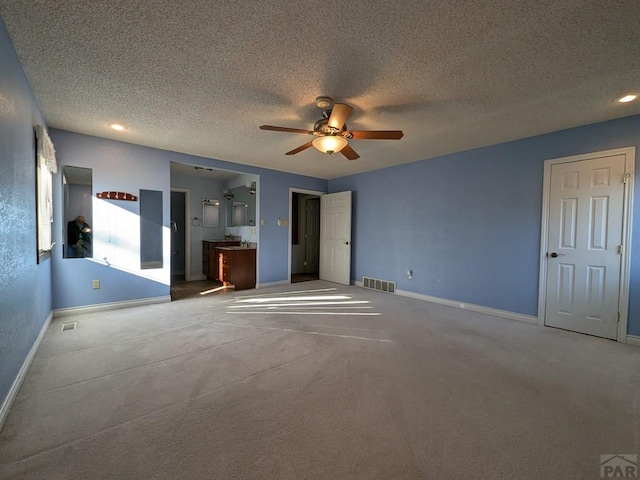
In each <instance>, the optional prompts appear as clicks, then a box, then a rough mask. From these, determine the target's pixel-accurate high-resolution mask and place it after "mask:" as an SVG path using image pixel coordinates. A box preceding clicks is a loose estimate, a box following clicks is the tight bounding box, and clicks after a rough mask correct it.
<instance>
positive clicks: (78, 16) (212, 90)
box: [0, 0, 640, 178]
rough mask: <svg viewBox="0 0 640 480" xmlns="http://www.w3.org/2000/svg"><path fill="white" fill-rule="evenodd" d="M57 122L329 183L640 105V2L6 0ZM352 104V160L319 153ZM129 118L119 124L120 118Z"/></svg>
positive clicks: (7, 17) (50, 118)
mask: <svg viewBox="0 0 640 480" xmlns="http://www.w3.org/2000/svg"><path fill="white" fill-rule="evenodd" d="M0 15H1V16H2V17H3V19H4V21H5V23H6V24H7V28H8V30H9V32H10V34H11V36H12V38H13V41H14V43H15V45H16V49H17V51H18V55H19V56H20V59H21V61H22V64H23V65H24V68H25V71H26V73H27V76H28V78H29V80H30V82H31V85H32V87H33V90H34V91H35V94H36V97H37V98H38V101H39V103H40V106H41V108H42V111H43V113H44V116H45V118H46V120H47V123H48V124H49V125H50V126H52V127H56V128H60V129H65V130H71V131H75V132H81V133H86V134H90V135H96V136H100V137H106V138H113V139H118V140H123V141H126V142H131V143H136V144H141V145H148V146H153V147H158V148H162V149H168V150H174V151H178V152H185V153H191V154H195V155H201V156H205V157H212V158H217V159H221V160H229V161H232V162H237V163H242V164H250V165H258V166H262V167H266V168H272V169H277V170H285V171H290V172H295V173H301V174H306V175H312V176H317V177H322V178H334V177H339V176H343V175H347V174H352V173H357V172H364V171H368V170H373V169H377V168H382V167H385V166H390V165H394V164H400V163H406V162H412V161H416V160H421V159H425V158H430V157H433V156H436V155H441V154H445V153H450V152H455V151H461V150H466V149H470V148H475V147H479V146H484V145H490V144H495V143H500V142H504V141H508V140H514V139H518V138H524V137H528V136H532V135H537V134H541V133H546V132H550V131H555V130H560V129H564V128H568V127H573V126H578V125H585V124H590V123H595V122H599V121H604V120H608V119H613V118H617V117H624V116H629V115H634V114H639V113H640V102H634V103H631V104H627V105H617V104H615V103H613V99H614V98H616V97H618V96H621V95H623V94H625V93H627V92H629V91H635V92H638V91H640V61H639V60H638V59H639V58H640V27H639V25H640V2H639V1H638V0H616V1H611V0H603V1H598V0H537V1H528V0H446V1H444V0H408V1H399V2H389V1H388V0H367V1H348V0H347V1H345V0H343V1H335V0H323V1H315V2H309V1H305V0H280V1H277V2H274V1H266V0H245V1H243V2H229V1H224V2H223V1H220V0H182V1H178V2H177V1H175V0H171V1H169V0H155V1H131V0H111V1H108V2H106V1H105V2H97V1H80V0H78V1H56V2H52V1H38V2H24V1H20V0H0ZM318 95H329V96H331V97H332V98H333V99H334V100H335V101H340V102H346V103H348V104H350V105H352V106H353V107H354V112H353V114H352V115H351V118H350V119H349V120H348V126H349V128H350V129H378V130H389V129H400V130H403V131H404V133H405V136H404V138H403V139H402V140H399V141H384V140H353V141H351V145H352V147H353V148H354V149H355V150H356V151H357V152H358V153H359V154H360V155H361V158H360V159H358V160H355V161H351V162H350V161H348V160H346V158H344V156H342V155H341V154H335V155H332V156H328V155H325V154H322V153H320V152H318V151H316V150H315V149H313V148H311V149H308V150H306V151H304V152H302V153H300V154H298V155H295V156H285V155H284V153H285V152H286V151H289V150H291V149H293V148H296V147H297V146H299V145H302V144H303V143H306V142H307V141H308V140H309V139H310V138H309V137H307V136H305V135H301V134H291V133H279V132H267V131H261V130H259V129H258V127H259V126H260V125H262V124H271V125H279V126H287V127H294V128H302V129H311V128H312V126H313V124H314V122H315V121H316V120H317V119H319V118H320V116H321V115H320V114H321V112H320V110H319V109H318V108H317V107H316V106H315V104H314V100H315V97H316V96H318ZM109 122H119V123H122V124H124V125H126V126H127V127H128V130H127V131H125V132H123V133H117V132H115V131H112V130H110V129H109V128H108V127H107V124H108V123H109Z"/></svg>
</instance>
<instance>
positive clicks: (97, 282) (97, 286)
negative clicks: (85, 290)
mask: <svg viewBox="0 0 640 480" xmlns="http://www.w3.org/2000/svg"><path fill="white" fill-rule="evenodd" d="M98 288H100V280H94V281H93V289H94V290H97V289H98Z"/></svg>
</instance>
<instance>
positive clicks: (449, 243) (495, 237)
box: [329, 116, 640, 335]
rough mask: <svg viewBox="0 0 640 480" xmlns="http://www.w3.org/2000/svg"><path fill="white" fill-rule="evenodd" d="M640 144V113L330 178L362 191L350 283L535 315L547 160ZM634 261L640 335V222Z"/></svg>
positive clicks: (333, 185)
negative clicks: (388, 283)
mask: <svg viewBox="0 0 640 480" xmlns="http://www.w3.org/2000/svg"><path fill="white" fill-rule="evenodd" d="M638 145H640V116H634V117H627V118H623V119H619V120H614V121H610V122H605V123H600V124H595V125H589V126H586V127H580V128H574V129H570V130H565V131H561V132H555V133H551V134H547V135H542V136H538V137H533V138H529V139H524V140H519V141H514V142H509V143H504V144H500V145H495V146H491V147H486V148H480V149H476V150H470V151H466V152H460V153H455V154H451V155H445V156H441V157H437V158H433V159H429V160H423V161H420V162H416V163H412V164H407V165H401V166H397V167H391V168H387V169H382V170H376V171H373V172H369V173H365V174H360V175H352V176H348V177H343V178H339V179H335V180H331V181H329V189H330V191H331V192H338V191H342V190H352V191H353V192H354V193H353V198H354V210H353V245H354V246H353V255H352V279H353V280H362V277H363V276H371V277H375V278H381V279H387V280H394V281H397V282H398V288H399V289H402V290H407V291H411V292H416V293H420V294H424V295H431V296H435V297H441V298H446V299H451V300H456V301H460V302H466V303H472V304H477V305H482V306H486V307H492V308H497V309H502V310H507V311H510V312H516V313H522V314H526V315H537V301H538V273H539V260H540V259H539V251H540V224H541V218H542V186H543V163H544V160H546V159H550V158H559V157H565V156H569V155H577V154H582V153H588V152H594V151H600V150H608V149H612V148H620V147H627V146H636V147H637V146H638ZM638 156H640V151H637V152H636V169H635V170H636V179H635V206H634V210H635V218H634V220H635V219H637V218H638V216H639V215H640V205H638V202H640V181H639V180H640V178H639V177H640V168H638V163H639V160H638ZM364 160H366V159H362V160H360V161H364ZM631 264H632V267H631V290H630V299H631V300H630V305H629V330H628V331H629V333H630V334H633V335H640V222H638V221H634V225H633V243H632V253H631ZM409 269H413V272H414V278H413V280H409V279H407V277H406V271H407V270H409Z"/></svg>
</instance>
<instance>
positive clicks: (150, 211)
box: [140, 189, 163, 270]
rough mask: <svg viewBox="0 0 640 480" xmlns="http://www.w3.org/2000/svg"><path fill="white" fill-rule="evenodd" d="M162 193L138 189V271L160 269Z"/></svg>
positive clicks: (161, 259) (161, 263) (161, 254)
mask: <svg viewBox="0 0 640 480" xmlns="http://www.w3.org/2000/svg"><path fill="white" fill-rule="evenodd" d="M162 228H163V226H162V191H160V190H142V189H140V269H141V270H146V269H150V268H162V265H163V246H162V245H163V242H162Z"/></svg>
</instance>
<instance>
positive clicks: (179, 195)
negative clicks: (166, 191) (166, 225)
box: [171, 189, 189, 285]
mask: <svg viewBox="0 0 640 480" xmlns="http://www.w3.org/2000/svg"><path fill="white" fill-rule="evenodd" d="M187 196H188V190H183V189H171V284H172V285H173V284H174V283H176V282H184V281H185V280H188V279H189V272H187V269H188V268H187V267H188V265H187V255H186V253H187V227H186V225H187V222H186V219H187V206H188V202H187Z"/></svg>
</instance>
